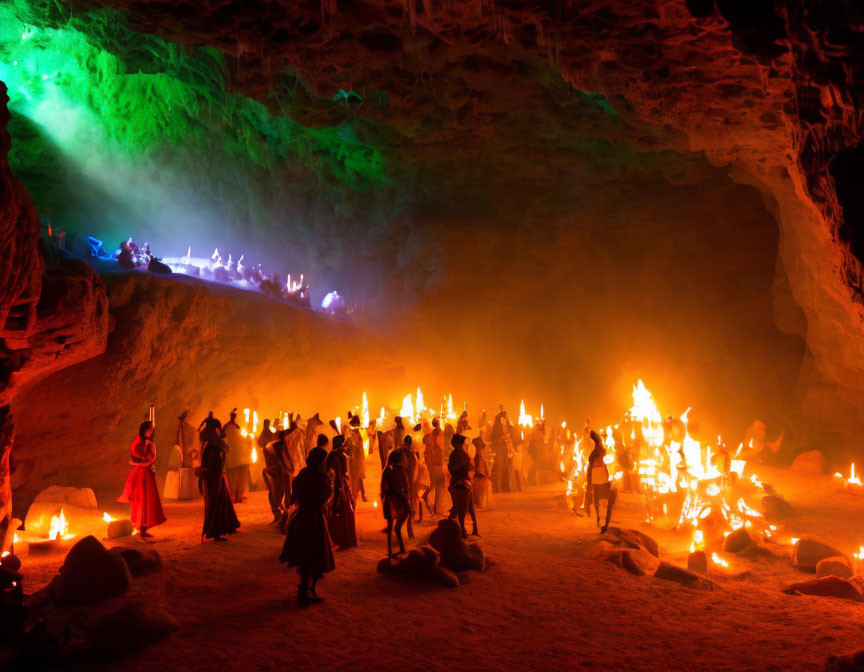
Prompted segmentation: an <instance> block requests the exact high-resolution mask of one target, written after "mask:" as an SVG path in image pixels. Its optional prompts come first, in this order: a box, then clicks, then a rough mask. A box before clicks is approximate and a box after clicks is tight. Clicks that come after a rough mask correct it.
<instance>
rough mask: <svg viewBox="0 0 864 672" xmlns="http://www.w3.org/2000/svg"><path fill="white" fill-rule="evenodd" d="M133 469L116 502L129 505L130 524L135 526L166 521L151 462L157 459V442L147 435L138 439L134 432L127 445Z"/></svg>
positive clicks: (145, 525)
mask: <svg viewBox="0 0 864 672" xmlns="http://www.w3.org/2000/svg"><path fill="white" fill-rule="evenodd" d="M130 451H131V453H132V459H131V460H130V461H129V464H131V465H132V471H130V472H129V478H127V479H126V487H125V488H123V494H122V495H120V496H119V497H118V498H117V501H118V502H124V503H128V504H130V505H131V508H132V514H131V518H132V526H133V527H135V528H141V527H146V528H148V529H149V528H151V527H155V526H156V525H161V524H162V523H164V522H165V513H164V512H163V511H162V502H160V501H159V490H158V489H157V488H156V475H155V474H154V473H153V469H152V465H153V462H154V461H155V459H156V446H154V445H153V442H152V441H150V440H149V439H146V440H144V441H142V440H141V437H140V436H136V437H135V440H134V441H133V442H132V446H131V447H130Z"/></svg>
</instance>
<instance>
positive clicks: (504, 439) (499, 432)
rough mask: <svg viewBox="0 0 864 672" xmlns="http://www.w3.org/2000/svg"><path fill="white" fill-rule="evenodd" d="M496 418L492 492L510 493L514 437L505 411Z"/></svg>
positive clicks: (493, 436) (493, 443) (493, 433)
mask: <svg viewBox="0 0 864 672" xmlns="http://www.w3.org/2000/svg"><path fill="white" fill-rule="evenodd" d="M499 408H501V411H500V412H499V413H498V415H496V416H495V422H494V424H493V425H492V437H491V439H490V441H491V443H492V454H493V456H494V462H493V464H492V491H493V492H510V477H511V470H512V464H513V436H512V425H511V424H510V420H509V419H508V418H507V413H506V412H505V411H504V410H503V408H502V407H500V406H499Z"/></svg>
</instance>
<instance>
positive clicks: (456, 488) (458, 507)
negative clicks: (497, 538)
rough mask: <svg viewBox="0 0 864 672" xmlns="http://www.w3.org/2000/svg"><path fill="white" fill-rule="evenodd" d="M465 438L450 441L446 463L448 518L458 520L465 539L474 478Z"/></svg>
mask: <svg viewBox="0 0 864 672" xmlns="http://www.w3.org/2000/svg"><path fill="white" fill-rule="evenodd" d="M465 441H466V437H465V436H463V435H462V434H454V435H453V439H452V441H451V443H452V445H453V452H452V453H450V458H449V459H448V461H447V470H448V471H449V472H450V498H451V499H452V500H453V508H452V509H451V510H450V518H458V520H459V527H460V528H461V530H462V538H463V539H464V538H466V537H467V536H468V533H467V532H466V531H465V516H466V515H467V513H468V510H469V507H470V504H471V494H472V493H471V484H472V480H473V478H474V465H473V463H472V460H471V456H470V455H468V452H467V451H466V450H465ZM474 534H477V522H476V520H475V521H474Z"/></svg>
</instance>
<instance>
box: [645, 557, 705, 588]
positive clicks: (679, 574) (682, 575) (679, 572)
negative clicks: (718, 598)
mask: <svg viewBox="0 0 864 672" xmlns="http://www.w3.org/2000/svg"><path fill="white" fill-rule="evenodd" d="M654 577H655V578H658V579H662V580H663V581H674V582H675V583H679V584H681V585H682V586H686V587H687V588H695V589H697V590H714V589H715V588H716V587H717V584H715V583H714V582H713V581H711V580H709V579H706V578H705V577H704V576H699V575H698V574H696V573H694V572H691V571H690V570H688V569H684V568H683V567H676V566H675V565H672V564H670V563H668V562H665V561H661V562H660V565H659V566H658V567H657V571H655V572H654Z"/></svg>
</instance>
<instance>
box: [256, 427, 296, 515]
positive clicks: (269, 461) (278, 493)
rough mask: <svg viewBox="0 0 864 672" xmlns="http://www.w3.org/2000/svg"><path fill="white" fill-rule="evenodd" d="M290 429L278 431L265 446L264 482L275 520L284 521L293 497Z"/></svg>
mask: <svg viewBox="0 0 864 672" xmlns="http://www.w3.org/2000/svg"><path fill="white" fill-rule="evenodd" d="M288 434H289V431H281V432H277V433H276V440H275V441H271V442H270V443H268V444H267V445H266V446H264V450H263V454H264V470H263V472H262V473H263V475H264V483H265V484H266V485H267V497H268V499H269V501H270V510H271V511H272V512H273V521H272V522H271V523H270V524H271V525H275V524H276V523H280V524H281V523H284V522H285V517H286V516H287V514H288V502H289V501H290V499H291V474H293V464H294V461H293V458H292V457H291V455H290V453H289V451H288V449H287V440H286V439H287V436H288Z"/></svg>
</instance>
